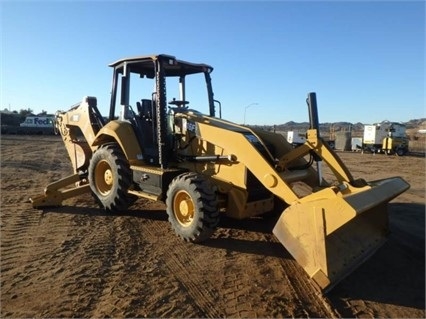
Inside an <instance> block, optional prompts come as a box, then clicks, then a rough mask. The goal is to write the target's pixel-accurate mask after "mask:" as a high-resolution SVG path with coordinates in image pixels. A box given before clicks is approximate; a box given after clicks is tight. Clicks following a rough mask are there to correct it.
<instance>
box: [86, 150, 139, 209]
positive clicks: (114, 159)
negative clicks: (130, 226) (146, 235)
mask: <svg viewBox="0 0 426 319" xmlns="http://www.w3.org/2000/svg"><path fill="white" fill-rule="evenodd" d="M131 183H132V172H131V170H130V167H129V163H128V161H127V159H126V157H125V155H124V154H123V152H122V151H121V149H120V147H119V146H118V145H115V144H109V145H105V146H101V147H100V148H99V149H98V150H97V151H96V152H95V153H94V154H93V156H92V159H91V160H90V164H89V184H90V188H91V190H92V193H93V195H94V196H95V198H96V199H97V202H98V204H99V205H100V206H101V207H102V208H104V209H105V210H107V211H111V212H119V211H123V210H126V209H127V208H128V207H129V206H130V205H131V204H132V203H133V201H132V199H131V197H130V196H129V195H128V193H127V191H128V189H129V187H130V186H131Z"/></svg>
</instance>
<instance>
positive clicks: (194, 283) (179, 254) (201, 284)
mask: <svg viewBox="0 0 426 319" xmlns="http://www.w3.org/2000/svg"><path fill="white" fill-rule="evenodd" d="M144 230H145V233H147V234H148V235H149V238H155V237H157V236H160V234H161V237H163V236H164V237H171V240H170V241H168V240H166V241H165V242H162V243H161V242H158V243H156V245H160V246H161V247H157V246H156V247H155V249H159V251H160V254H161V259H162V261H164V262H165V264H166V266H167V268H168V271H169V273H171V274H172V275H173V276H174V277H175V278H176V279H177V280H178V281H179V283H180V284H181V285H182V287H184V288H185V290H186V293H187V294H188V295H189V296H190V297H191V299H192V303H193V304H195V306H196V308H197V309H198V312H199V313H198V314H195V315H196V316H197V315H198V316H200V315H201V316H202V317H205V318H220V317H223V316H224V314H223V313H221V312H220V310H219V309H222V307H221V305H219V304H218V302H219V292H218V291H217V290H216V289H214V287H212V286H210V285H208V284H207V285H206V282H205V281H206V277H205V276H203V274H205V273H206V271H210V270H209V269H208V267H206V265H201V264H200V263H199V262H198V261H199V260H200V258H199V257H198V256H197V255H196V254H192V253H191V251H192V250H198V251H199V250H200V249H202V246H200V245H195V244H191V243H185V242H183V241H182V240H180V239H179V238H178V237H177V236H174V235H173V233H172V230H171V228H170V226H169V225H168V222H158V221H152V220H150V221H148V223H147V225H146V227H145V228H144ZM191 248H193V249H191ZM194 248H195V249H194Z"/></svg>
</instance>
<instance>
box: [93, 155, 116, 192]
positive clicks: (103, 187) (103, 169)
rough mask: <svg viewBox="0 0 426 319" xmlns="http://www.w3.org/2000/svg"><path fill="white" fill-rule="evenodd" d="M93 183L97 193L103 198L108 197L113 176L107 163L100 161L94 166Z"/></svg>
mask: <svg viewBox="0 0 426 319" xmlns="http://www.w3.org/2000/svg"><path fill="white" fill-rule="evenodd" d="M95 181H96V189H97V190H98V192H99V193H100V194H102V195H104V196H105V195H108V194H109V192H110V191H111V189H112V185H113V181H114V174H113V173H112V169H111V166H110V165H109V163H108V162H107V161H105V160H102V161H100V162H99V163H98V164H97V165H96V170H95Z"/></svg>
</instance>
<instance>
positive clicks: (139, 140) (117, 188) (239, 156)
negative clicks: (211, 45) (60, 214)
mask: <svg viewBox="0 0 426 319" xmlns="http://www.w3.org/2000/svg"><path fill="white" fill-rule="evenodd" d="M110 66H111V67H112V68H113V80H112V91H111V103H110V112H109V116H108V117H107V118H104V117H102V116H101V114H100V112H99V110H98V108H97V101H96V98H94V97H85V98H84V99H83V101H82V102H81V103H78V104H76V105H75V106H73V107H72V108H71V109H70V110H69V111H66V112H58V113H57V114H56V128H57V130H58V132H59V133H60V134H61V136H62V138H63V141H64V143H65V147H66V149H67V151H68V154H69V157H70V159H71V162H72V167H73V169H74V174H73V175H71V176H68V177H65V178H63V179H61V180H59V181H56V182H53V183H52V184H49V185H48V186H47V187H46V189H45V191H44V194H43V195H41V196H38V197H34V198H32V199H31V202H32V204H33V206H34V207H35V208H43V207H47V206H59V205H61V204H62V202H63V201H64V200H65V199H67V198H70V197H73V196H76V195H79V194H83V193H86V192H92V193H93V194H94V197H95V198H96V201H97V202H98V204H99V205H100V207H101V208H102V209H105V210H106V211H111V212H117V211H118V212H119V211H124V210H126V209H127V208H128V207H129V206H130V205H132V204H133V203H134V202H135V200H137V198H138V197H143V198H147V199H150V200H154V201H164V202H165V204H166V207H167V214H168V218H169V222H170V223H171V226H172V228H173V229H174V231H175V232H176V233H177V234H178V235H179V236H180V237H182V238H183V239H184V240H186V241H190V242H201V241H203V240H206V239H208V238H209V237H210V236H211V234H212V233H213V232H214V230H215V228H216V227H217V225H218V222H219V218H220V216H221V215H222V214H226V215H227V216H230V217H233V218H237V219H243V218H250V217H252V216H256V215H260V214H264V213H266V212H270V211H272V210H273V209H274V208H276V207H282V206H283V205H284V207H285V209H284V211H283V212H282V213H281V216H280V218H279V220H278V222H277V224H276V225H275V227H274V229H273V233H274V234H275V236H276V237H277V238H278V240H279V241H280V242H281V243H282V244H283V245H284V247H285V248H286V249H287V250H288V251H289V252H290V253H291V254H292V256H293V257H294V258H295V259H296V261H297V262H298V263H299V264H300V265H301V266H302V267H303V268H304V269H305V271H306V272H307V274H308V275H309V276H310V277H311V278H312V279H313V281H314V282H315V283H316V284H317V285H318V286H319V287H320V288H321V289H323V290H327V289H330V288H331V287H332V286H333V285H334V284H336V283H337V282H338V281H339V280H341V279H342V278H343V277H344V276H346V275H347V274H348V273H349V272H350V271H352V270H353V269H354V268H355V267H357V266H358V265H359V264H360V263H361V262H363V261H364V260H365V259H366V258H367V257H368V256H369V255H371V254H372V253H373V252H374V251H375V250H376V249H377V248H378V247H380V245H381V244H382V243H383V242H384V240H385V239H386V237H387V234H388V214H387V203H388V202H389V201H390V200H391V199H393V198H394V197H396V196H398V195H399V194H401V193H402V192H404V191H405V190H407V189H408V188H409V185H408V184H407V183H406V182H405V181H404V180H403V179H401V178H399V177H393V178H389V179H385V180H379V181H372V182H366V181H365V180H363V179H354V178H353V177H352V175H351V174H350V172H349V171H348V169H347V168H346V167H345V165H344V164H343V163H342V161H341V160H340V158H339V157H338V156H337V155H336V154H335V153H334V152H333V150H331V149H330V147H329V146H328V145H327V143H324V142H323V140H322V139H321V137H320V135H319V122H318V113H317V103H316V95H315V93H309V94H308V97H307V104H308V110H309V118H310V129H309V130H308V131H307V136H306V142H305V143H304V144H303V145H301V146H299V147H297V148H293V147H292V146H291V145H290V144H289V143H288V142H287V141H286V140H285V138H284V137H283V136H282V135H280V134H275V133H272V132H267V131H262V130H255V129H252V128H249V127H247V126H243V125H238V124H235V123H232V122H229V121H226V120H223V119H222V118H221V104H220V102H219V101H217V100H215V99H214V97H213V89H212V84H211V77H210V74H211V72H212V71H213V68H212V67H211V66H209V65H207V64H197V63H190V62H185V61H182V60H178V59H176V58H175V57H174V56H170V55H165V54H161V55H152V56H138V57H132V58H126V59H121V60H118V61H116V62H114V63H112V64H111V65H110ZM197 77H198V78H199V77H201V78H202V79H201V80H197ZM131 83H132V85H131ZM200 83H203V86H204V89H203V90H201V89H200ZM201 88H202V87H201ZM203 91H204V92H205V94H204V96H205V97H206V98H205V97H203V95H202V92H203ZM167 96H171V97H177V98H172V99H169V100H167ZM188 100H191V103H195V104H196V105H197V104H198V105H200V106H201V105H206V106H207V108H206V109H207V110H206V111H205V113H207V114H208V115H206V114H203V113H201V112H199V111H197V110H195V109H192V108H189V101H188ZM131 102H133V103H134V104H133V105H134V106H135V108H134V109H133V108H132V107H131ZM116 105H119V107H117V109H116ZM216 111H218V113H219V114H218V115H216ZM322 163H325V164H326V165H327V166H328V167H329V170H331V172H332V173H333V175H334V176H335V178H334V179H333V181H332V182H329V181H326V180H325V178H324V177H323V174H322V166H321V164H322ZM314 164H315V165H314ZM300 185H303V186H304V187H302V188H303V189H304V191H303V192H300V189H299V188H298V187H300ZM298 189H299V190H298Z"/></svg>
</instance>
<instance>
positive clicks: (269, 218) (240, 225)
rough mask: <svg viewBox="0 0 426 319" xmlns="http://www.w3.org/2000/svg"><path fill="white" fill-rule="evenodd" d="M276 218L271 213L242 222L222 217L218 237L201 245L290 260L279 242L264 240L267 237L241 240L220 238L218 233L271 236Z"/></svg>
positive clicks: (230, 236) (277, 216)
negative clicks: (241, 232) (247, 233)
mask: <svg viewBox="0 0 426 319" xmlns="http://www.w3.org/2000/svg"><path fill="white" fill-rule="evenodd" d="M278 218H279V214H275V213H273V212H271V213H268V214H266V215H264V216H259V217H252V218H248V219H243V220H235V219H232V218H229V217H226V216H224V217H222V218H221V221H220V223H219V236H217V237H215V236H213V238H210V239H209V240H207V241H206V242H203V243H202V245H204V246H208V247H211V248H218V249H225V250H228V251H233V252H239V253H244V254H253V255H260V256H265V257H266V256H268V257H276V258H285V259H288V258H292V257H291V255H290V254H289V253H288V252H287V250H286V249H285V248H284V247H283V246H282V245H281V244H280V243H279V242H276V241H271V240H268V239H266V238H267V236H266V237H265V236H263V237H264V238H265V239H266V240H253V239H252V240H250V239H242V238H236V237H233V236H232V235H228V236H226V237H223V236H220V233H221V232H222V231H225V232H226V230H237V231H244V232H252V233H258V234H259V233H260V234H271V236H272V229H273V227H274V226H275V224H276V222H277V220H278ZM249 236H250V235H249Z"/></svg>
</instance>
